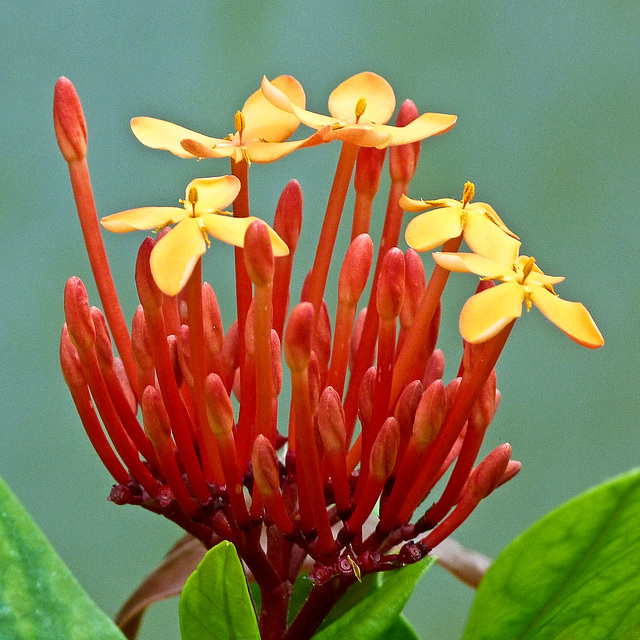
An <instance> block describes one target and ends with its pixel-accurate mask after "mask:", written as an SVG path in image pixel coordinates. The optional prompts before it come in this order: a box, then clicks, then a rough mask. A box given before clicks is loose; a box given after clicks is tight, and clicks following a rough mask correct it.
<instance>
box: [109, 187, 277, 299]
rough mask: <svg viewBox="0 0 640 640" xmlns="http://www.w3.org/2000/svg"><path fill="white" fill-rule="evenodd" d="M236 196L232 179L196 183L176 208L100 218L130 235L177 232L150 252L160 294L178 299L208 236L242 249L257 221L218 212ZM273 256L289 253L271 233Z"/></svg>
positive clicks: (272, 232) (116, 214)
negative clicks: (166, 229) (148, 231)
mask: <svg viewBox="0 0 640 640" xmlns="http://www.w3.org/2000/svg"><path fill="white" fill-rule="evenodd" d="M239 191H240V181H239V180H238V179H237V178H236V177H235V176H221V177H216V178H197V179H196V180H192V181H191V182H190V183H189V184H188V185H187V189H186V195H185V199H184V200H180V202H181V204H182V205H183V207H182V208H179V207H142V208H140V209H129V210H128V211H121V212H120V213H114V214H113V215H110V216H107V217H106V218H102V220H101V223H102V226H103V227H104V228H105V229H108V230H109V231H113V232H115V233H128V232H129V231H134V230H135V229H156V230H159V229H162V228H163V227H166V226H168V225H171V224H175V225H176V226H175V227H174V228H173V229H172V230H171V232H170V233H168V234H167V235H166V236H164V237H163V238H161V239H160V240H159V241H158V242H157V243H156V245H155V247H154V248H153V251H152V252H151V273H152V274H153V279H154V280H155V281H156V284H157V285H158V287H159V288H160V289H161V291H162V292H163V293H166V294H167V295H169V296H174V295H176V294H177V293H178V292H179V291H180V290H181V289H182V288H183V287H184V285H185V284H186V283H187V280H188V279H189V276H190V275H191V272H192V271H193V268H194V266H195V265H196V262H197V260H198V259H199V258H200V256H201V255H202V254H203V253H204V252H205V251H206V250H207V247H208V246H209V245H210V242H209V235H211V236H213V237H214V238H217V239H218V240H222V241H223V242H227V243H229V244H232V245H234V246H236V247H242V246H244V234H245V231H246V230H247V227H248V226H249V225H250V224H251V223H252V222H253V221H254V220H256V218H255V217H253V216H249V217H246V218H233V217H230V215H229V212H227V211H220V209H222V208H224V207H226V206H228V205H230V204H231V203H232V202H233V201H234V200H235V198H236V196H237V195H238V192H239ZM269 234H270V236H271V246H272V249H273V254H274V255H275V256H284V255H287V254H288V253H289V249H288V247H287V245H286V244H285V243H284V242H283V240H282V239H281V238H280V236H278V234H277V233H276V232H275V231H273V229H271V228H270V229H269Z"/></svg>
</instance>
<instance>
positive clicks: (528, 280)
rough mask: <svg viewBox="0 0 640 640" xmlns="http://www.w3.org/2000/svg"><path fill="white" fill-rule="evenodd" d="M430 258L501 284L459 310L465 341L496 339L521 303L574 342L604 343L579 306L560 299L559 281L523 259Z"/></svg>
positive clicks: (451, 255) (454, 255)
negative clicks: (549, 321)
mask: <svg viewBox="0 0 640 640" xmlns="http://www.w3.org/2000/svg"><path fill="white" fill-rule="evenodd" d="M433 258H434V260H435V261H436V262H437V263H438V264H439V265H440V266H441V267H444V268H445V269H449V270H450V271H457V272H462V273H476V274H478V275H479V276H482V277H483V278H485V279H487V280H500V281H501V282H502V283H503V284H499V285H498V286H496V287H491V288H490V289H485V290H484V291H481V292H480V293H477V294H475V295H474V296H472V297H471V298H469V300H467V302H466V303H465V305H464V307H463V308H462V312H461V314H460V332H461V333H462V336H463V338H464V339H465V340H467V341H468V342H472V343H475V342H484V341H485V340H488V339H489V338H491V337H493V336H495V335H497V334H498V333H499V332H500V331H501V330H502V329H503V328H504V327H506V326H507V325H508V324H509V323H510V322H511V321H512V320H515V319H516V318H519V317H520V315H521V314H522V304H523V303H524V304H525V305H526V306H527V310H529V309H530V308H531V304H532V303H533V304H534V305H536V307H538V309H540V311H542V313H543V314H544V315H545V316H547V318H549V320H551V322H553V323H554V324H555V325H556V326H558V327H559V328H560V329H562V331H564V332H565V333H566V334H567V335H568V336H569V337H570V338H572V339H573V340H575V341H576V342H578V343H579V344H581V345H583V346H585V347H590V348H592V349H594V348H597V347H600V346H602V345H603V344H604V339H603V338H602V334H601V333H600V331H599V330H598V327H597V326H596V324H595V322H594V321H593V318H592V317H591V315H590V314H589V312H588V311H587V310H586V308H585V307H584V306H583V305H582V304H581V303H579V302H569V301H568V300H562V299H561V298H559V297H558V296H557V295H556V294H555V292H554V291H553V285H554V284H557V283H558V282H562V280H564V277H557V276H548V275H546V274H544V273H543V272H542V271H541V270H540V269H539V268H538V267H537V265H536V264H535V260H534V259H533V258H530V257H528V256H518V257H517V258H516V260H515V261H513V262H506V261H500V260H492V259H490V258H487V257H484V256H479V255H476V254H474V253H434V254H433Z"/></svg>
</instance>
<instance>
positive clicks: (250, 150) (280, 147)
mask: <svg viewBox="0 0 640 640" xmlns="http://www.w3.org/2000/svg"><path fill="white" fill-rule="evenodd" d="M320 131H322V130H320ZM319 133H320V132H316V133H314V134H313V135H312V136H310V137H309V138H305V139H304V140H289V141H287V142H257V141H255V142H249V143H247V147H246V149H247V155H248V156H249V159H250V160H251V162H255V163H257V164H265V163H267V162H274V161H275V160H279V159H280V158H282V157H283V156H286V155H288V154H289V153H291V152H293V151H295V150H296V149H302V148H303V147H312V146H315V145H318V144H322V142H323V136H322V135H319Z"/></svg>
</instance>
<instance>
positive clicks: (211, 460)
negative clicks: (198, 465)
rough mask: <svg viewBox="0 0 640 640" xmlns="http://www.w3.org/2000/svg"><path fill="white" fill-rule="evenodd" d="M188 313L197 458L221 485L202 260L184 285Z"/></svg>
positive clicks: (222, 476)
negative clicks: (208, 394) (211, 420)
mask: <svg viewBox="0 0 640 640" xmlns="http://www.w3.org/2000/svg"><path fill="white" fill-rule="evenodd" d="M186 295H187V310H188V318H189V349H190V352H191V375H192V377H193V390H192V397H193V400H194V403H195V409H196V410H195V418H196V432H197V433H198V434H199V441H200V443H201V445H203V446H202V447H201V451H200V455H201V457H202V466H203V471H204V475H205V479H206V480H207V482H210V483H211V482H217V483H218V484H224V480H225V474H223V472H222V466H221V461H220V453H219V452H218V447H217V444H216V440H215V438H214V437H213V434H212V433H211V431H210V429H209V424H208V420H207V401H206V399H205V395H204V381H205V378H206V377H207V361H206V351H205V340H204V319H203V310H202V259H201V258H200V259H198V261H197V262H196V266H195V267H194V269H193V272H192V273H191V276H190V277H189V280H188V281H187V285H186Z"/></svg>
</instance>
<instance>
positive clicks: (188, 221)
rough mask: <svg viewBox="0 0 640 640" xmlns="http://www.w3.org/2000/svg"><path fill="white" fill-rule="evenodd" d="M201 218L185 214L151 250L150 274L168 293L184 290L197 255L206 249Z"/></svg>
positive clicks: (172, 293)
mask: <svg viewBox="0 0 640 640" xmlns="http://www.w3.org/2000/svg"><path fill="white" fill-rule="evenodd" d="M209 215H213V214H209ZM199 220H200V218H185V219H184V220H182V221H181V222H179V223H178V224H177V225H176V226H175V227H174V228H173V229H172V230H171V231H170V232H169V233H167V235H165V236H164V237H163V238H161V239H160V240H159V241H158V242H157V243H156V245H155V246H154V247H153V250H152V251H151V257H150V260H149V264H150V267H151V274H152V275H153V279H154V280H155V282H156V284H157V285H158V287H159V288H160V290H161V291H162V292H163V293H165V294H166V295H168V296H175V295H177V294H178V293H179V292H180V291H181V290H182V288H183V287H184V286H185V285H186V284H187V280H188V279H189V276H190V275H191V273H192V272H193V269H194V267H195V266H196V263H197V261H198V259H199V258H200V256H201V255H202V254H203V253H204V252H205V251H206V250H207V242H206V240H205V237H204V235H203V233H202V228H201V225H200V224H199Z"/></svg>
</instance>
